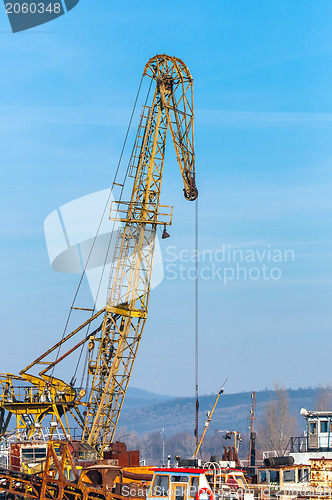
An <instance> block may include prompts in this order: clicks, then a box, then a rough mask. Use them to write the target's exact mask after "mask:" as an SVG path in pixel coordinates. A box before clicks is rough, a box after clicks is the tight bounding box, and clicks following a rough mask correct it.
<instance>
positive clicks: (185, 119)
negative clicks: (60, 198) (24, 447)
mask: <svg viewBox="0 0 332 500" xmlns="http://www.w3.org/2000/svg"><path fill="white" fill-rule="evenodd" d="M143 77H146V78H149V79H151V83H152V89H154V91H153V93H152V94H153V95H151V97H152V102H151V104H149V105H145V106H143V108H142V112H141V117H140V123H139V127H138V131H137V134H136V139H135V143H134V147H133V152H132V155H131V159H130V163H129V176H130V177H132V178H133V179H134V180H133V187H132V192H131V197H130V200H129V201H122V200H118V201H117V202H114V204H113V206H112V210H111V215H110V218H111V220H116V221H118V222H121V223H122V226H121V229H120V230H119V231H118V233H117V239H116V243H115V247H114V248H115V250H114V258H113V265H112V269H111V273H110V280H109V287H108V293H107V302H106V306H105V307H104V308H103V309H102V310H100V311H97V312H96V313H94V314H93V315H92V316H91V318H89V319H88V320H87V321H85V322H84V323H83V324H82V325H80V326H79V327H78V328H76V329H75V330H73V331H72V332H70V333H69V334H68V335H66V336H64V337H63V338H62V339H61V340H60V341H59V342H57V343H56V344H55V345H54V346H53V347H51V348H50V349H49V350H48V351H46V352H45V353H44V354H42V355H41V356H40V357H38V358H37V359H36V360H35V361H34V362H33V363H31V364H29V365H28V366H27V367H26V368H24V369H23V370H22V371H21V372H20V374H19V376H15V375H13V374H2V378H1V379H0V384H1V387H2V390H1V392H0V433H2V434H3V433H4V432H5V431H6V429H7V427H8V422H9V417H8V412H9V415H10V414H14V415H16V419H17V429H24V430H25V431H26V435H27V437H31V436H33V434H34V433H35V432H36V429H38V428H41V426H42V423H43V420H44V418H45V417H47V416H48V417H49V419H51V423H50V432H51V434H52V432H53V430H52V429H54V428H55V427H56V426H57V425H60V426H61V428H62V430H63V432H64V433H65V434H66V435H67V436H70V428H69V423H68V414H70V415H71V416H72V417H73V418H74V419H75V421H76V422H77V423H78V424H79V426H80V427H81V429H82V442H85V443H87V444H89V445H91V446H92V447H94V448H95V449H96V450H97V451H98V452H99V453H100V454H102V452H103V451H104V450H105V448H106V447H107V445H108V443H109V442H110V441H112V440H113V438H114V433H115V430H116V426H117V423H118V419H119V416H120V412H121V409H122V405H123V401H124V397H125V394H126V391H127V386H128V382H129V379H130V376H131V373H132V369H133V364H134V361H135V358H136V354H137V349H138V346H139V343H140V340H141V337H142V332H143V328H144V325H145V322H146V318H147V313H148V304H149V295H150V285H151V273H152V265H153V256H154V248H155V238H156V231H157V226H158V225H159V226H160V225H161V227H163V229H164V233H163V234H164V236H165V235H167V232H166V226H167V225H169V224H171V222H172V207H167V206H163V205H161V204H160V192H161V181H162V175H163V167H164V157H165V146H166V136H167V131H169V133H170V134H171V137H172V141H173V144H174V148H175V152H176V157H177V161H178V164H179V167H180V171H181V175H182V180H183V184H184V196H185V198H186V199H187V200H189V201H193V200H195V199H196V198H197V195H198V192H197V189H196V184H195V155H194V113H193V79H192V76H191V74H190V72H189V70H188V68H187V67H186V66H185V64H184V63H183V62H182V61H181V60H180V59H177V58H175V57H170V56H167V55H165V54H162V55H157V56H155V57H153V58H152V59H150V60H149V61H148V63H147V64H146V66H145V68H144V72H143ZM143 77H142V78H143ZM151 97H150V99H151ZM118 185H119V184H118ZM122 186H123V185H122ZM100 320H101V322H100ZM96 322H99V323H98V324H97V326H96ZM90 327H91V328H90ZM86 328H90V329H89V330H88V331H87V333H85V336H84V337H83V339H81V340H80V341H79V342H78V343H77V344H76V345H75V346H74V347H72V348H70V349H69V350H67V352H65V354H63V355H62V356H59V349H60V348H61V347H62V345H63V344H65V343H66V342H67V341H69V340H70V339H72V338H73V337H74V336H75V335H77V334H79V333H82V332H83V331H85V329H86ZM90 330H92V331H90ZM83 347H86V351H87V358H88V359H87V370H88V375H89V376H90V382H89V385H87V387H89V389H88V390H84V389H83V388H80V389H79V390H78V389H75V388H74V387H73V383H66V382H63V381H62V380H60V379H59V378H55V377H54V376H53V373H54V368H55V367H56V366H57V365H58V364H59V363H61V361H62V360H64V359H65V358H66V357H68V356H69V355H70V354H72V353H73V352H74V351H76V350H77V349H79V348H83ZM54 354H56V358H55V359H54V358H52V359H51V360H49V357H50V355H53V356H54ZM38 366H42V368H43V369H42V370H41V371H40V372H39V374H38V375H32V374H31V369H32V368H36V367H38ZM39 369H40V368H39ZM15 381H19V382H18V384H19V386H18V387H15V386H14V384H15ZM26 382H29V384H30V385H29V387H28V388H27V387H24V386H23V383H26ZM82 408H83V410H84V411H81V409H82Z"/></svg>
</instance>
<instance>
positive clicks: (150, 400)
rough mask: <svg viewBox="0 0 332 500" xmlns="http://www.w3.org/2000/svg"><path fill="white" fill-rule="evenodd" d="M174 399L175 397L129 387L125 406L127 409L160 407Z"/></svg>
mask: <svg viewBox="0 0 332 500" xmlns="http://www.w3.org/2000/svg"><path fill="white" fill-rule="evenodd" d="M172 399H174V396H167V395H162V394H155V393H154V392H149V391H145V390H144V389H138V388H137V387H128V390H127V394H126V398H125V405H126V408H127V409H128V410H129V409H132V408H140V407H145V406H153V405H158V404H159V403H163V402H165V401H169V400H172Z"/></svg>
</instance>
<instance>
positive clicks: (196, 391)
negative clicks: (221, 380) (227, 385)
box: [194, 198, 199, 448]
mask: <svg viewBox="0 0 332 500" xmlns="http://www.w3.org/2000/svg"><path fill="white" fill-rule="evenodd" d="M198 246H199V245H198V198H197V199H196V200H195V301H194V307H195V315H194V329H195V400H196V402H195V432H194V434H195V437H196V448H197V447H198V443H199V437H198V412H199V400H198V321H199V317H198V307H199V303H198V291H199V288H198V284H199V275H198V273H199V262H198V261H199V253H198V252H199V250H198Z"/></svg>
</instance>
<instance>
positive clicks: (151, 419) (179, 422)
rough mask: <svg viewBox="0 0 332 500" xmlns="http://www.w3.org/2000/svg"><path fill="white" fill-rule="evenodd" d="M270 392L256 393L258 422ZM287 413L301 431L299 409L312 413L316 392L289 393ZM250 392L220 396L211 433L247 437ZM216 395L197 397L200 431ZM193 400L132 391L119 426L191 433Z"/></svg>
mask: <svg viewBox="0 0 332 500" xmlns="http://www.w3.org/2000/svg"><path fill="white" fill-rule="evenodd" d="M272 395H273V391H268V390H266V391H258V392H257V393H256V416H257V420H258V421H259V418H260V417H261V415H262V411H263V408H264V405H265V404H266V403H267V402H269V401H270V400H271V397H272ZM288 395H289V409H290V412H291V413H292V414H293V415H294V416H296V418H297V420H298V422H299V426H300V427H301V428H303V429H304V420H303V417H301V416H300V410H301V408H306V409H308V410H312V409H314V406H315V398H316V389H313V388H308V389H295V390H294V389H289V390H288ZM250 396H251V393H250V392H241V393H238V394H223V395H222V396H221V397H220V399H219V402H218V406H217V408H216V410H215V413H214V415H213V420H212V422H211V425H210V430H211V431H213V430H225V429H227V430H237V431H239V432H241V433H246V432H247V428H248V420H247V419H248V416H249V411H250V406H251V403H252V399H251V397H250ZM215 399H216V395H215V394H212V395H208V396H201V397H200V427H201V428H203V426H204V420H205V418H206V412H207V411H208V410H211V408H212V406H213V404H214V402H215ZM194 412H195V401H194V398H190V397H183V398H172V397H171V396H162V395H158V394H154V393H151V392H148V391H144V390H142V389H136V388H131V389H128V393H127V396H126V399H125V402H124V405H123V410H122V413H121V417H120V422H119V425H120V426H121V427H125V428H126V429H128V430H129V431H135V432H137V433H138V434H144V433H151V432H159V431H160V430H161V429H162V428H164V429H165V434H167V435H172V434H175V433H177V432H181V431H189V432H192V431H193V428H194V418H195V416H194Z"/></svg>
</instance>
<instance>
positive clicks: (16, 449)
mask: <svg viewBox="0 0 332 500" xmlns="http://www.w3.org/2000/svg"><path fill="white" fill-rule="evenodd" d="M9 468H10V469H11V470H14V471H16V472H18V471H20V470H21V446H20V445H19V444H18V443H11V444H10V462H9Z"/></svg>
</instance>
